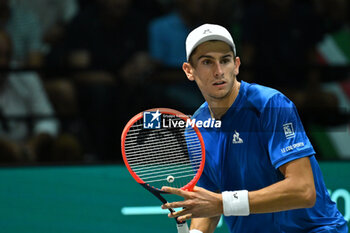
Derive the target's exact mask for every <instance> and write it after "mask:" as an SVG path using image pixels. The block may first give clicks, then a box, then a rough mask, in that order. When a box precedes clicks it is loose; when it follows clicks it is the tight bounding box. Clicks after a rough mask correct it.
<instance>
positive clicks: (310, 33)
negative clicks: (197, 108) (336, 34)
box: [240, 0, 337, 124]
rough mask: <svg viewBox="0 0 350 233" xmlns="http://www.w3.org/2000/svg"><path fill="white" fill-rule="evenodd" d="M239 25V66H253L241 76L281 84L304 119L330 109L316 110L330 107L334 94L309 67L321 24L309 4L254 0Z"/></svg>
mask: <svg viewBox="0 0 350 233" xmlns="http://www.w3.org/2000/svg"><path fill="white" fill-rule="evenodd" d="M242 27H243V28H242V30H243V32H242V51H241V55H242V65H243V66H242V68H245V67H246V66H248V67H250V68H254V70H253V71H252V72H250V73H249V72H246V73H247V74H248V75H246V76H240V78H242V79H243V80H247V81H256V82H259V83H262V84H265V85H269V86H273V87H275V88H279V89H282V91H283V92H284V93H286V95H287V96H288V97H289V98H291V99H292V100H293V102H294V103H295V104H296V105H297V106H298V107H299V109H300V112H301V115H302V117H303V118H304V121H305V124H307V121H316V120H321V121H322V120H325V119H326V118H327V114H326V113H328V114H332V113H333V112H332V111H326V113H324V112H323V114H315V113H316V111H317V110H318V111H320V110H321V109H323V110H324V109H332V108H333V106H334V105H335V104H336V103H337V99H336V97H335V96H334V95H332V94H330V93H328V92H324V91H323V90H322V89H321V86H320V74H319V72H318V71H317V70H315V69H312V67H313V66H314V65H316V64H317V53H316V44H317V42H318V41H320V40H321V39H322V36H323V30H322V21H321V19H320V18H319V17H317V15H316V13H315V11H314V10H313V8H312V5H311V4H309V3H308V2H303V1H294V0H265V1H264V2H256V3H252V4H251V6H250V7H249V8H248V9H247V11H246V14H245V15H244V19H243V26H242ZM317 115H318V116H319V117H318V119H315V117H316V116H317ZM321 118H323V119H321Z"/></svg>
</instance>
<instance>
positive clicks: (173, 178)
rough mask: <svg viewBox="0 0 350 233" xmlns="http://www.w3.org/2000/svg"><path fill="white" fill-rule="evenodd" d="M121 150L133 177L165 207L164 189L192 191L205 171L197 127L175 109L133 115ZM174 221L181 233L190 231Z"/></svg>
mask: <svg viewBox="0 0 350 233" xmlns="http://www.w3.org/2000/svg"><path fill="white" fill-rule="evenodd" d="M192 123H193V122H192ZM121 148H122V154H123V160H124V163H125V165H126V167H127V169H128V171H129V172H130V174H131V175H132V177H133V178H134V179H135V180H136V181H137V182H138V183H139V184H140V185H142V186H143V187H144V188H145V189H147V190H148V191H149V192H151V193H152V194H153V195H154V196H156V197H157V198H158V199H159V200H160V201H161V202H162V203H163V204H165V203H167V200H166V199H165V198H164V197H163V196H162V195H161V194H166V193H165V192H163V191H161V188H162V187H163V186H170V187H174V188H180V189H182V190H187V191H191V190H192V189H193V187H194V186H195V185H196V183H197V181H198V179H199V177H200V176H201V174H202V171H203V168H204V163H205V149H204V142H203V138H202V136H201V134H200V132H199V130H198V128H197V127H196V126H195V124H191V119H190V118H189V117H188V116H186V115H185V114H183V113H181V112H178V111H176V110H173V109H168V108H159V109H150V110H147V111H144V112H141V113H139V114H137V115H136V116H134V117H133V118H132V119H131V120H130V121H129V122H128V123H127V124H126V126H125V128H124V130H123V133H122V137H121ZM169 211H170V212H175V210H174V209H169ZM175 220H176V222H177V228H178V232H179V233H185V232H188V226H187V223H186V222H180V221H178V220H177V218H176V219H175Z"/></svg>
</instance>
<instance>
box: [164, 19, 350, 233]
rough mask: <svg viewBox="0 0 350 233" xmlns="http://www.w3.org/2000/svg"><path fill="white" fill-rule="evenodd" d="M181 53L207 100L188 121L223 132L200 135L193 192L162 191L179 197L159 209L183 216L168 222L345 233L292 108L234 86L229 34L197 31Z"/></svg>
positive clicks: (262, 92) (249, 87)
mask: <svg viewBox="0 0 350 233" xmlns="http://www.w3.org/2000/svg"><path fill="white" fill-rule="evenodd" d="M271 52H273V51H271ZM186 53H187V61H188V62H185V63H184V64H183V70H184V72H185V73H186V75H187V78H188V79H189V80H191V81H195V82H196V83H197V85H198V87H199V89H200V90H201V92H202V95H203V96H204V98H205V100H206V102H205V103H204V104H203V105H202V106H201V107H200V108H199V109H198V110H197V111H196V113H195V114H194V116H193V118H196V119H197V120H207V119H208V118H215V120H221V123H222V126H221V128H220V129H219V130H218V129H208V128H201V129H200V131H201V133H202V136H203V138H204V143H205V148H206V164H205V168H204V171H203V174H202V176H201V178H200V180H199V182H198V187H195V189H194V191H193V192H187V191H182V190H180V189H175V188H170V187H163V190H164V191H167V192H169V193H172V194H176V195H179V196H182V197H184V201H179V202H173V203H167V204H165V205H163V206H162V208H177V207H183V208H184V209H182V210H180V211H178V212H175V213H172V214H169V216H170V217H179V218H178V219H179V220H186V219H191V218H192V221H191V227H190V228H191V231H190V232H191V233H200V232H204V233H208V232H214V230H215V228H216V226H217V223H218V221H219V218H220V215H221V214H224V216H225V217H224V218H225V221H226V223H227V225H228V228H229V230H230V232H239V233H242V232H248V233H254V232H260V233H261V232H266V233H274V232H279V233H280V232H286V233H287V232H290V233H299V232H343V233H345V232H348V228H347V223H346V221H345V219H344V218H343V216H342V214H341V213H340V212H339V211H338V209H337V207H336V204H335V203H334V202H332V201H331V199H330V196H329V194H328V191H327V188H326V186H325V184H324V181H323V178H322V174H321V171H320V168H319V165H318V163H317V161H316V159H315V151H314V149H313V147H312V145H311V143H310V141H309V139H308V137H307V136H306V133H305V131H304V128H303V125H302V123H301V121H300V119H299V116H298V113H297V110H296V108H295V106H294V104H293V103H292V102H291V101H290V100H289V99H288V98H287V97H285V96H284V95H283V94H282V93H280V92H279V91H277V90H274V89H272V88H268V87H264V86H261V85H257V84H250V83H247V82H244V81H241V82H238V81H237V79H236V76H237V75H238V73H239V67H240V59H239V57H237V56H236V49H235V44H234V42H233V39H232V37H231V35H230V33H229V32H228V31H227V30H226V29H225V28H223V27H221V26H219V25H212V24H204V25H202V26H200V27H198V28H196V29H194V30H193V31H192V32H191V33H190V34H189V35H188V37H187V39H186ZM266 56H268V54H266ZM261 62H263V61H261Z"/></svg>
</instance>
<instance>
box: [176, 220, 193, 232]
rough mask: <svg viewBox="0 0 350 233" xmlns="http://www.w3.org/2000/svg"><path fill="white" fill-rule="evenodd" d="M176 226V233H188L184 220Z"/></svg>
mask: <svg viewBox="0 0 350 233" xmlns="http://www.w3.org/2000/svg"><path fill="white" fill-rule="evenodd" d="M176 227H177V232H178V233H189V232H190V230H189V229H188V225H187V223H186V222H182V223H177V224H176Z"/></svg>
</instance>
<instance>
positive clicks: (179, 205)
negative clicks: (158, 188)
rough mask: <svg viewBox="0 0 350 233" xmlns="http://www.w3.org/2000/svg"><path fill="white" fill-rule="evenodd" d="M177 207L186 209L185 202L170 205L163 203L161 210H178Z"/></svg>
mask: <svg viewBox="0 0 350 233" xmlns="http://www.w3.org/2000/svg"><path fill="white" fill-rule="evenodd" d="M178 207H186V201H177V202H171V203H165V204H164V205H162V209H170V208H178Z"/></svg>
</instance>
